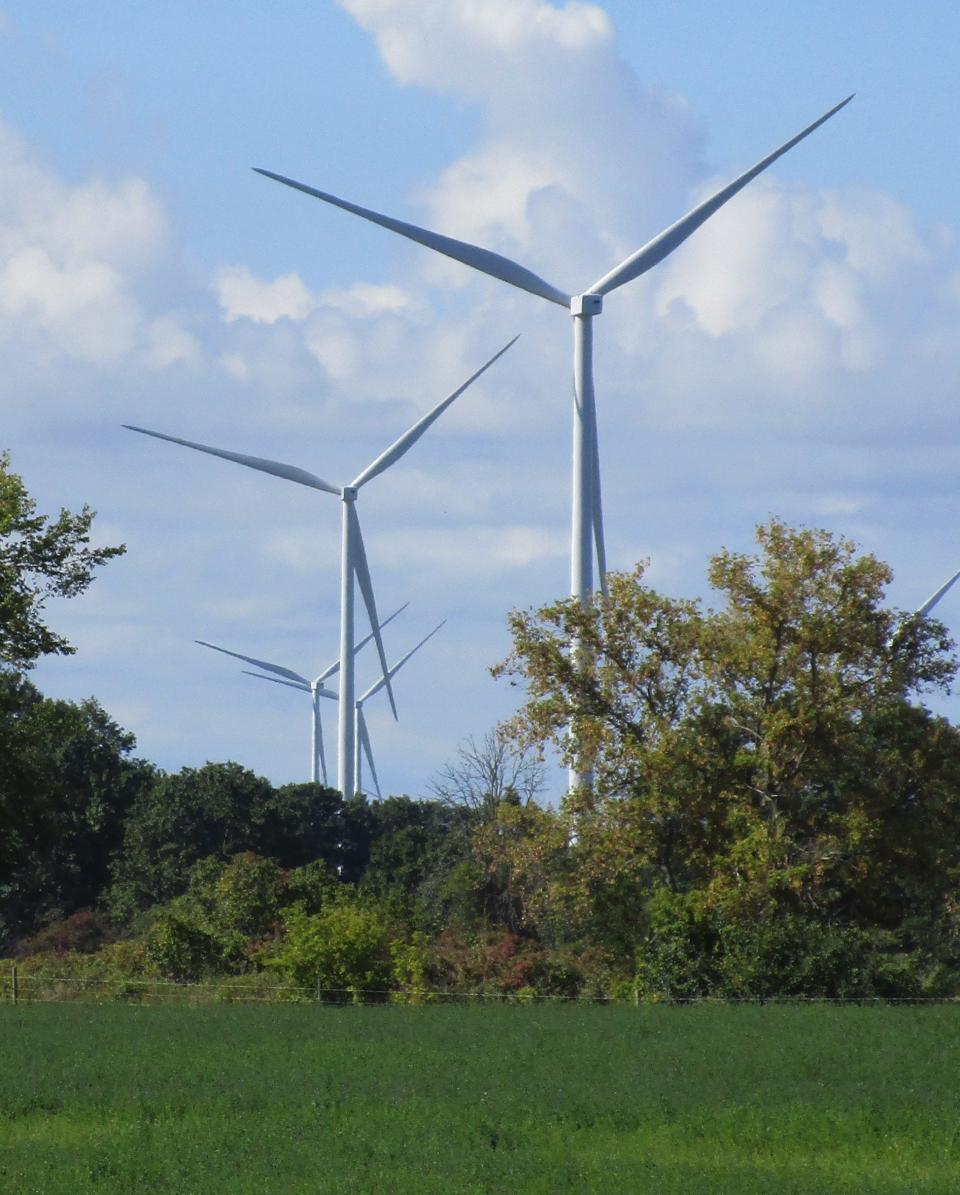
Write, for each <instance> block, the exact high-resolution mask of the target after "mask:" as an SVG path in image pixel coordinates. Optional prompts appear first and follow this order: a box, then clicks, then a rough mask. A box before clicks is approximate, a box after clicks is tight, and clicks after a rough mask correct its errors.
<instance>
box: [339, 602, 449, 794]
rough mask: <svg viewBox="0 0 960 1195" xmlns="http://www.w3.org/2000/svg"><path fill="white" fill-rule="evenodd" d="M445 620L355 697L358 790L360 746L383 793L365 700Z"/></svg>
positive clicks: (375, 691)
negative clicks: (366, 716)
mask: <svg viewBox="0 0 960 1195" xmlns="http://www.w3.org/2000/svg"><path fill="white" fill-rule="evenodd" d="M446 621H447V620H446V619H444V620H443V622H439V623H437V625H436V626H435V627H434V628H433V630H432V631H431V632H430V634H429V635H424V637H423V638H422V639H421V640H420V642H419V643H418V644H417V646H416V647H411V648H410V650H409V651H408V652H407V654H406V655H405V656H403V657H401V658H400V659H399V660H398V661H397V662H396V664H394V666H393V667H392V668H391V669H390V671H389V672H388V673H387V675H386V676H381V677H380V678H379V680H377V681H375V682H374V684H372V685H371V686H370V688H369V689H367V691H366V692H365V693H363V694H361V695H360V696H359V697H358V698H357V703H356V707H355V709H356V730H357V733H356V745H355V751H356V755H355V758H354V767H355V771H356V777H357V789H358V791H360V792H362V791H363V775H362V771H361V760H360V750H361V748H362V749H363V754H364V755H366V757H367V763H368V764H369V765H370V775H371V776H372V777H373V784H374V787H375V788H376V790H377V796H378V797H382V796H383V794H382V793H381V792H380V781H379V780H378V779H377V768H376V765H375V764H374V762H373V749H372V748H371V746H370V733H369V731H368V730H367V720H366V718H365V717H364V716H363V707H364V704H365V702H367V701H368V700H369V699H370V698H371V697H373V696H374V694H375V693H379V692H380V690H381V689H382V688H383V687H384V685H385V684H386V683H387V680H388V679H389V680H392V679H393V678H394V677H395V676H396V674H397V673H398V672H399V671H400V669H401V668H402V667H403V666H404V664H406V662H407V660H409V659H410V657H411V656H412V655H414V654H415V653H416V652H418V651H419V650H420V648H421V647H423V645H424V644H425V643H426V642H427V640H428V639H432V638H433V636H434V635H435V634H436V633H437V631H439V630H440V628H441V627H442V626H443V625H444V623H445V622H446Z"/></svg>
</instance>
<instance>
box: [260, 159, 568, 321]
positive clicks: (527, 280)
mask: <svg viewBox="0 0 960 1195" xmlns="http://www.w3.org/2000/svg"><path fill="white" fill-rule="evenodd" d="M253 169H254V170H255V171H256V172H257V174H262V175H263V176H264V177H265V178H272V179H273V180H274V181H275V182H278V183H283V184H284V185H285V186H287V187H293V188H294V189H295V190H297V191H303V193H304V194H305V195H312V196H313V197H314V199H322V200H323V202H324V203H332V204H333V206H334V207H339V208H343V210H344V211H345V212H353V214H354V215H355V216H362V217H363V218H364V220H369V221H371V223H373V224H379V225H380V227H381V228H388V229H389V230H390V231H391V232H397V233H399V234H400V236H403V237H407V239H408V240H411V241H416V242H417V243H418V244H420V245H426V247H427V248H428V249H435V250H436V251H437V252H438V253H443V254H444V255H445V256H446V257H452V258H453V259H454V260H455V261H460V262H463V264H464V265H465V266H471V267H472V268H473V269H475V270H479V271H480V272H481V273H482V274H489V275H490V276H491V277H493V278H499V279H500V280H501V281H502V282H509V283H510V285H511V286H516V287H519V288H520V290H525V291H529V292H530V294H532V295H539V296H540V297H541V298H542V299H549V300H550V302H551V303H559V304H560V306H561V307H569V306H570V296H569V295H566V294H564V293H563V291H561V290H557V288H556V287H555V286H551V284H550V283H549V282H545V281H544V280H543V279H542V278H540V277H539V276H538V275H537V274H534V273H533V272H532V271H531V270H528V269H526V268H525V267H524V266H522V265H520V264H519V263H518V262H515V261H511V260H510V258H509V257H501V255H500V254H499V253H492V252H491V251H490V250H489V249H481V248H480V247H479V245H471V244H470V243H469V242H468V241H457V240H454V239H453V237H447V236H443V235H442V234H441V233H439V232H431V231H430V229H428V228H419V227H418V226H417V225H416V224H407V223H406V222H405V221H403V220H395V219H394V218H393V216H384V215H382V214H381V213H380V212H374V211H371V210H370V209H369V208H365V207H360V206H359V204H356V203H349V202H348V201H347V200H346V199H339V198H338V197H337V196H336V195H330V194H328V193H327V192H326V191H318V190H316V188H314V187H308V186H307V185H306V183H298V182H296V181H295V180H294V179H292V178H286V177H285V176H284V175H282V174H274V173H273V171H272V170H261V169H260V167H259V166H254V168H253Z"/></svg>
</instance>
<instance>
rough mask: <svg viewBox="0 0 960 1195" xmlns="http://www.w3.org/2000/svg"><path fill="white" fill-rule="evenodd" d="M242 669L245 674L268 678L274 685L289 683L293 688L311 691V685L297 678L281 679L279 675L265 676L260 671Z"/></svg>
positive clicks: (260, 678)
mask: <svg viewBox="0 0 960 1195" xmlns="http://www.w3.org/2000/svg"><path fill="white" fill-rule="evenodd" d="M240 671H241V672H242V673H243V675H244V676H255V677H256V678H257V680H268V681H270V682H271V683H272V684H274V685H287V686H288V687H289V688H291V689H300V691H301V692H303V693H309V692H310V686H309V685H302V684H301V683H300V682H299V681H296V680H281V679H280V678H279V677H278V676H264V675H263V674H262V673H260V672H248V671H247V669H246V668H241V669H240Z"/></svg>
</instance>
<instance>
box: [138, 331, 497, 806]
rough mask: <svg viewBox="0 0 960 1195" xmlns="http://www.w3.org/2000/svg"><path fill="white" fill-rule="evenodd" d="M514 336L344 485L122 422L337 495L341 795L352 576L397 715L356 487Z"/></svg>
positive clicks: (350, 737) (350, 753)
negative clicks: (359, 593) (339, 504)
mask: <svg viewBox="0 0 960 1195" xmlns="http://www.w3.org/2000/svg"><path fill="white" fill-rule="evenodd" d="M517 339H518V338H517V337H516V336H515V337H514V338H513V340H511V341H509V342H508V343H507V344H505V345H504V346H503V348H502V349H500V351H499V352H497V353H495V354H494V355H493V356H492V357H491V358H490V360H489V361H487V362H486V364H485V365H482V366H481V367H480V369H478V370H477V371H476V373H474V374H472V375H471V376H470V377H469V378H467V380H466V381H465V382H464V383H463V385H462V386H460V387H458V388H457V389H456V390H454V392H453V393H452V394H450V395H448V396H447V397H446V398H445V399H443V401H442V402H439V403H437V405H436V406H435V407H434V408H433V410H431V411H429V412H428V413H427V414H426V415H424V416H423V418H422V419H419V420H418V421H417V422H416V423H415V424H414V425H413V427H411V428H410V429H409V430H408V431H406V432H404V434H403V435H402V436H401V437H400V438H399V439H398V440H396V441H395V442H394V443H393V444H391V445H390V447H389V448H388V449H386V451H385V452H382V453H381V454H380V455H379V456H378V457H377V458H376V460H374V461H371V463H370V464H369V465H367V467H366V468H365V469H364V470H363V471H362V472H360V473H358V474H357V476H356V477H355V478H354V479H353V481H352V482H351V483H350V484H349V485H344V486H337V485H333V484H332V483H331V482H329V481H324V480H323V478H322V477H317V476H316V475H315V474H313V473H308V472H307V471H306V469H301V468H298V467H297V466H296V465H286V464H283V463H282V462H280V461H272V460H266V459H264V458H263V457H256V456H246V455H245V454H244V453H240V452H227V451H225V450H224V449H222V448H211V447H210V446H209V445H207V444H197V443H196V442H195V441H193V440H182V439H180V438H179V437H177V436H168V435H165V434H164V433H163V432H155V431H150V430H148V429H147V428H145V427H134V426H133V425H132V424H129V423H125V424H124V425H123V426H124V427H126V428H128V429H129V430H130V431H135V432H142V433H143V434H144V435H146V436H154V437H156V438H157V439H158V440H169V441H170V442H171V443H172V444H182V445H183V446H184V447H185V448H195V449H196V450H197V451H198V452H206V453H209V454H210V455H211V456H219V457H222V458H223V459H224V460H228V461H234V462H236V464H238V465H246V466H247V467H248V468H251V469H258V470H259V471H260V472H261V473H270V474H272V475H273V476H275V477H283V478H285V479H286V480H287V481H295V482H297V483H298V484H299V485H305V486H308V487H310V488H311V489H314V490H322V491H323V492H324V493H326V494H333V495H334V496H335V497H337V498H340V499H341V501H342V503H343V507H342V511H341V547H340V692H339V703H340V707H339V710H338V720H337V787H338V788H339V789H340V791H341V792H342V793H343V795H344V796H345V797H350V796H352V795H353V793H354V791H355V790H354V784H355V776H354V719H353V704H354V699H355V685H354V667H353V653H354V644H355V633H354V608H353V607H354V579H356V582H357V584H358V585H359V587H360V592H361V594H362V595H363V600H364V603H365V605H366V608H367V615H368V617H369V620H370V627H371V630H372V631H373V637H374V639H375V640H376V644H377V652H378V653H379V656H380V666H381V669H382V671H383V676H384V681H385V684H386V689H387V696H388V697H389V698H390V707H391V709H392V710H393V714H394V717H396V715H397V706H396V702H395V701H394V699H393V690H392V689H391V688H390V680H389V677H388V676H387V671H388V670H387V658H386V654H385V652H384V650H383V640H382V639H381V638H380V630H379V625H380V620H379V618H378V617H377V606H376V601H375V600H374V596H373V584H372V582H371V580H370V569H369V567H368V565H367V554H366V551H365V549H364V546H363V535H362V533H361V531H360V520H359V517H358V515H357V511H356V501H357V494H358V492H359V490H360V489H361V487H362V486H364V485H366V484H367V482H368V481H372V480H373V478H374V477H377V476H379V474H381V473H383V472H384V471H385V470H386V469H389V468H390V466H391V465H394V464H396V463H397V461H398V460H400V458H401V457H402V456H404V455H405V454H406V453H407V451H408V450H409V449H410V448H412V447H413V445H414V444H415V443H416V442H417V440H419V439H420V437H421V436H422V435H423V434H424V432H425V431H426V430H427V429H428V428H429V427H430V426H431V424H432V423H433V422H434V421H435V420H436V419H438V418H439V417H440V416H441V415H442V414H443V412H444V411H445V410H446V409H447V407H449V406H450V404H451V403H452V402H453V401H454V399H456V398H459V396H460V395H461V394H462V393H463V392H464V390H466V389H467V387H468V386H469V385H470V384H471V383H472V382H475V381H476V379H477V378H478V377H480V375H481V374H482V373H483V372H484V371H485V370H487V369H489V368H490V366H491V365H492V364H493V363H494V361H496V360H497V358H498V357H502V356H503V354H504V353H505V352H506V351H507V349H508V348H510V346H511V345H512V344H514V343H515V342H516V340H517Z"/></svg>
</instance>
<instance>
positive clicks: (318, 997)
mask: <svg viewBox="0 0 960 1195" xmlns="http://www.w3.org/2000/svg"><path fill="white" fill-rule="evenodd" d="M321 999H322V997H321V995H320V976H319V975H318V976H317V1003H318V1004H319V1003H320V1002H321Z"/></svg>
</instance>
